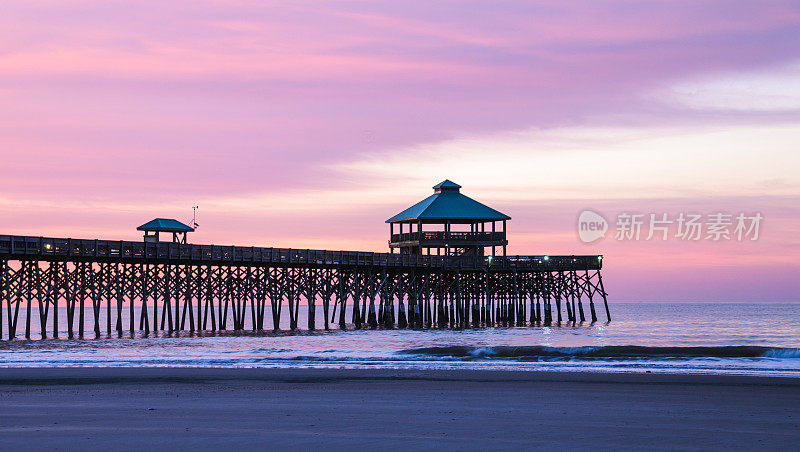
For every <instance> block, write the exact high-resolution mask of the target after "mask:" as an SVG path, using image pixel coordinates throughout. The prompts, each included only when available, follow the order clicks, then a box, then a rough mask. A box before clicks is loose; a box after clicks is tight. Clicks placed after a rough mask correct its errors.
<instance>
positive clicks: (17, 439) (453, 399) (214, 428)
mask: <svg viewBox="0 0 800 452" xmlns="http://www.w3.org/2000/svg"><path fill="white" fill-rule="evenodd" d="M0 444H2V448H3V449H4V450H19V449H22V448H35V449H42V448H47V449H61V450H101V449H102V450H108V449H114V450H133V449H138V450H141V449H143V448H159V449H161V448H169V449H172V448H175V449H188V448H200V449H219V448H220V447H249V448H252V447H259V448H279V449H289V448H292V449H299V450H309V449H320V448H323V447H324V448H325V449H330V450H341V449H350V450H354V449H356V448H357V449H359V450H361V449H379V448H384V449H386V448H391V449H397V448H402V449H412V450H487V449H494V450H498V449H499V450H529V449H555V448H560V449H563V448H570V449H574V448H593V449H603V450H612V449H614V450H618V449H639V450H642V449H647V450H653V449H670V450H674V449H702V450H709V449H735V450H741V449H755V448H759V449H764V448H768V449H778V448H783V449H787V450H788V449H794V448H796V447H797V445H798V444H800V379H795V378H765V377H739V376H708V375H658V374H643V373H642V374H599V373H598V374H595V373H555V372H504V371H431V370H426V371H417V370H386V369H374V370H372V369H360V370H341V369H320V370H316V369H190V368H83V369H0Z"/></svg>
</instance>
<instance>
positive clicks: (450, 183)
mask: <svg viewBox="0 0 800 452" xmlns="http://www.w3.org/2000/svg"><path fill="white" fill-rule="evenodd" d="M437 188H454V189H456V190H458V189H459V188H461V185H458V184H457V183H455V182H453V181H451V180H450V179H445V180H443V181H441V182H439V183H438V184H436V185H434V186H433V189H434V190H436V189H437Z"/></svg>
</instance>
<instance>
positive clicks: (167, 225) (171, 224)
mask: <svg viewBox="0 0 800 452" xmlns="http://www.w3.org/2000/svg"><path fill="white" fill-rule="evenodd" d="M136 230H137V231H156V232H194V228H192V227H189V226H186V225H185V224H183V223H181V222H180V221H178V220H173V219H172V218H156V219H153V220H150V221H148V222H147V223H145V224H143V225H141V226H139V227H138V228H136Z"/></svg>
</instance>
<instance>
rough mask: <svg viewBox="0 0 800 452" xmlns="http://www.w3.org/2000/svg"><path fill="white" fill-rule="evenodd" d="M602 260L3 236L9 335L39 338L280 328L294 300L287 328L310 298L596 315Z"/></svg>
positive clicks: (392, 312) (470, 314) (372, 323)
mask: <svg viewBox="0 0 800 452" xmlns="http://www.w3.org/2000/svg"><path fill="white" fill-rule="evenodd" d="M601 267H602V256H505V257H482V258H479V259H473V260H469V259H464V258H461V259H454V258H452V257H447V256H425V255H413V254H392V253H366V252H349V251H325V250H295V249H282V248H256V247H239V246H215V245H192V244H187V245H184V244H179V243H164V242H161V243H144V242H125V241H103V240H76V239H58V238H43V237H19V236H0V302H2V305H3V306H0V307H2V308H4V309H0V338H6V339H8V338H11V339H13V338H16V337H18V336H19V335H21V334H22V333H23V332H24V337H26V338H30V336H31V321H34V320H38V322H39V328H38V329H39V330H40V331H41V336H42V338H44V337H47V335H48V331H49V333H50V336H51V337H59V335H60V334H66V336H67V337H69V338H73V337H76V336H77V337H84V334H85V333H86V329H87V326H88V327H89V328H90V331H91V333H92V335H93V336H96V337H99V336H101V335H102V334H107V335H110V334H112V333H113V334H117V335H122V334H123V333H125V334H130V335H134V334H150V333H156V332H159V331H164V332H169V333H171V332H178V331H190V332H197V331H206V330H210V331H223V330H229V329H233V330H243V329H244V327H245V323H246V322H245V320H247V318H248V316H249V320H250V321H249V324H250V325H251V328H252V329H254V330H265V329H274V330H277V329H281V328H282V326H281V323H280V318H281V310H282V309H288V310H289V325H288V328H289V329H297V328H298V312H299V305H300V303H301V302H305V303H307V304H308V312H309V315H308V325H307V327H308V329H315V328H318V327H319V326H318V325H316V324H315V318H316V315H315V314H316V311H317V309H322V314H323V315H322V318H323V319H324V324H323V325H321V327H323V328H326V329H327V328H330V327H331V325H338V326H339V327H340V328H346V327H352V328H365V327H370V328H376V327H381V328H395V327H397V328H406V327H408V328H431V327H456V328H464V327H478V326H496V325H506V326H512V325H551V324H552V323H561V322H565V321H566V322H570V323H575V322H583V321H586V320H587V319H588V320H590V321H596V320H597V315H596V309H595V301H602V302H603V305H604V307H605V314H606V319H607V320H610V315H609V313H608V304H607V301H606V292H605V290H604V288H603V281H602V277H601V275H600V269H601ZM587 302H588V305H589V306H588V316H587V314H586V312H585V309H584V308H585V304H586V303H587ZM33 307H36V308H37V309H36V311H38V313H39V315H38V319H33V317H34V316H33V315H32V308H33ZM58 307H65V308H66V312H67V325H59V324H58V316H57V315H55V314H54V313H55V312H56V310H57V308H58ZM84 307H90V308H91V313H93V316H92V317H93V318H92V319H86V318H85V316H84V312H85V310H84ZM103 307H105V309H101V308H103ZM21 309H24V310H25V311H26V314H27V315H26V316H25V321H26V323H25V325H24V327H23V326H20V325H18V323H17V320H18V319H19V317H20V316H19V311H20V310H21ZM3 311H5V312H3ZM101 311H103V312H102V313H101ZM125 311H126V312H125ZM3 314H5V315H3ZM76 314H77V315H76ZM101 314H104V315H105V318H101ZM123 314H127V315H125V316H124V317H126V318H127V319H128V324H127V325H123V321H122V319H123ZM2 317H5V322H4V321H3V319H2ZM76 317H77V318H76ZM87 320H89V322H87ZM4 323H5V324H6V327H5V328H3V324H4ZM87 323H88V325H87ZM101 323H102V324H104V326H105V328H104V330H105V331H101Z"/></svg>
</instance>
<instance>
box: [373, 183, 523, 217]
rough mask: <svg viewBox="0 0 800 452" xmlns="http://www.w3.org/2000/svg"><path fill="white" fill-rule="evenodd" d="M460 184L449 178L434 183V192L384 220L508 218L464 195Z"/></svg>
mask: <svg viewBox="0 0 800 452" xmlns="http://www.w3.org/2000/svg"><path fill="white" fill-rule="evenodd" d="M460 188H461V186H460V185H458V184H456V183H455V182H452V181H450V180H445V181H444V182H441V183H439V184H436V185H435V186H434V187H433V189H434V193H433V194H432V195H431V196H428V197H427V198H425V199H423V200H422V201H420V202H418V203H416V204H414V205H413V206H411V207H409V208H408V209H406V210H404V211H402V212H400V213H398V214H397V215H395V216H393V217H392V218H389V219H388V220H386V222H387V223H395V222H399V221H408V220H456V221H467V220H477V221H500V220H510V219H511V217H509V216H508V215H506V214H504V213H501V212H498V211H497V210H494V209H492V208H491V207H489V206H486V205H484V204H481V203H479V202H478V201H475V200H474V199H472V198H470V197H468V196H464V195H462V194H461V193H460V192H459V189H460Z"/></svg>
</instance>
